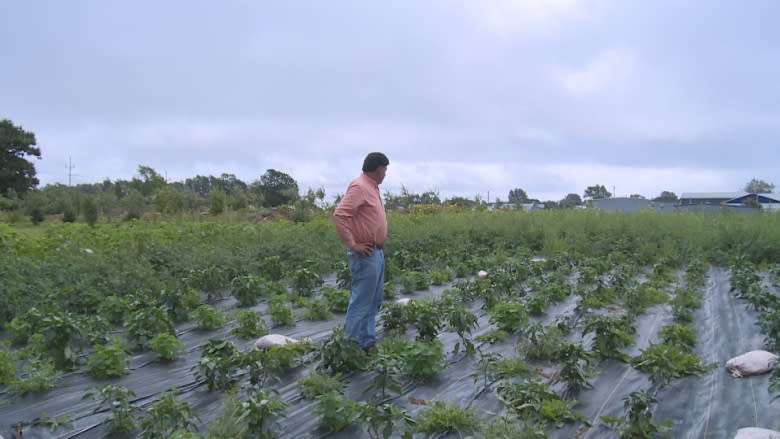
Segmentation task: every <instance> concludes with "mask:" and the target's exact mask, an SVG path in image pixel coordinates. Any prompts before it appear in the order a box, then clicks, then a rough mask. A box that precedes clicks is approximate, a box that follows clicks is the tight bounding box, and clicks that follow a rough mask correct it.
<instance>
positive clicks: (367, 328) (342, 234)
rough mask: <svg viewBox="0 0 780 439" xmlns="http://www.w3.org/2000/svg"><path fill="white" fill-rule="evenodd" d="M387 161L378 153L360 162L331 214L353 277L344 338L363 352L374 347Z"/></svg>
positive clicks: (381, 273)
mask: <svg viewBox="0 0 780 439" xmlns="http://www.w3.org/2000/svg"><path fill="white" fill-rule="evenodd" d="M389 164H390V161H389V160H388V159H387V156H385V155H384V154H382V153H381V152H372V153H370V154H368V155H367V156H366V158H365V160H363V173H362V174H360V175H359V176H358V177H357V178H355V179H354V180H352V181H351V182H350V183H349V186H348V187H347V192H346V193H345V194H344V197H343V198H342V199H341V201H340V202H339V204H338V206H336V210H335V212H333V222H334V223H335V225H336V231H337V232H338V234H339V238H340V239H341V242H343V243H344V245H346V246H347V249H348V250H347V257H348V261H349V270H350V273H351V274H352V297H351V298H350V300H349V307H348V308H347V315H346V322H345V326H346V331H345V332H346V335H347V337H350V338H353V339H355V340H356V341H357V342H358V344H359V345H360V347H361V348H363V350H364V351H366V352H370V351H371V350H372V349H373V348H374V346H375V345H376V314H377V312H379V305H380V304H381V303H382V297H383V291H382V289H383V287H384V280H385V279H384V271H385V254H384V251H383V249H382V247H383V245H384V242H385V239H387V216H386V215H385V206H384V204H383V203H382V197H381V196H380V194H379V185H380V184H381V183H382V181H383V180H384V179H385V173H386V172H387V165H389Z"/></svg>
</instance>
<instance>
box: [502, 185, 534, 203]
mask: <svg viewBox="0 0 780 439" xmlns="http://www.w3.org/2000/svg"><path fill="white" fill-rule="evenodd" d="M528 201H529V200H528V194H527V193H525V191H524V190H522V189H520V188H515V189H512V190H511V191H509V196H508V197H507V203H514V204H517V205H520V204H525V203H528Z"/></svg>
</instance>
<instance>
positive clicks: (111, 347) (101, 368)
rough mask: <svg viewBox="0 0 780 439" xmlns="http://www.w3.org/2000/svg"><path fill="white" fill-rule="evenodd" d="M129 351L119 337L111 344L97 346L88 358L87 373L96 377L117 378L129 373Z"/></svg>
mask: <svg viewBox="0 0 780 439" xmlns="http://www.w3.org/2000/svg"><path fill="white" fill-rule="evenodd" d="M127 365H128V362H127V353H126V352H125V350H124V349H123V348H122V347H121V346H120V342H119V340H118V339H114V340H113V341H112V342H111V343H110V344H107V345H97V346H95V352H93V353H92V354H91V355H90V356H89V358H88V359H87V367H86V373H87V375H89V376H91V377H94V378H98V379H101V378H115V377H120V376H122V375H126V374H127Z"/></svg>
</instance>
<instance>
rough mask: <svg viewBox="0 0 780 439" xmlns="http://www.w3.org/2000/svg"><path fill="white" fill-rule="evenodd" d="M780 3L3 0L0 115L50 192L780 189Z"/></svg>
mask: <svg viewBox="0 0 780 439" xmlns="http://www.w3.org/2000/svg"><path fill="white" fill-rule="evenodd" d="M778 20H780V1H776V0H765V1H759V0H745V1H736V0H706V1H705V0H699V1H696V0H679V1H677V0H652V1H645V0H603V1H602V0H593V1H579V0H484V1H476V0H463V1H459V0H408V1H407V0H393V1H369V0H327V1H319V0H317V1H315V0H311V1H296V0H289V1H276V2H274V1H249V0H247V1H231V0H226V1H192V0H186V1H184V0H180V1H179V0H167V1H147V0H134V1H102V0H101V1H98V0H93V1H78V0H75V1H74V0H71V1H59V0H50V1H44V0H41V1H7V2H2V3H0V54H1V55H0V56H2V58H0V60H2V61H0V63H1V64H0V118H8V119H11V121H13V122H14V124H16V125H20V126H22V127H23V128H24V129H25V130H28V131H32V132H34V133H35V135H36V138H37V141H38V146H39V147H40V148H41V151H42V155H43V159H42V160H40V161H38V160H33V161H34V163H35V165H36V169H37V171H38V177H39V178H40V180H41V183H42V184H51V183H65V184H67V183H68V178H69V177H68V161H69V160H71V161H72V164H73V165H74V168H73V169H72V171H71V172H72V174H73V175H72V177H71V181H72V183H73V184H78V183H97V182H101V181H102V180H103V179H104V178H110V179H111V180H116V179H130V178H132V177H133V176H135V175H136V174H137V170H138V166H139V165H145V166H150V167H152V168H154V169H155V170H156V171H157V172H159V173H160V174H161V175H164V176H167V178H168V180H169V181H183V180H184V179H186V178H189V177H194V176H195V175H215V176H218V175H220V174H222V173H227V174H234V175H236V176H237V177H238V178H240V179H242V180H244V181H245V182H247V183H250V182H252V181H254V180H257V179H259V177H260V176H261V175H262V174H263V173H264V172H265V171H266V170H267V169H276V170H279V171H282V172H285V173H287V174H289V175H291V176H292V177H293V178H294V179H295V180H296V181H297V182H298V185H299V187H300V189H301V191H302V192H305V191H306V189H307V188H314V189H316V188H319V187H322V188H324V189H325V192H326V198H327V199H328V200H332V199H333V196H335V195H336V194H337V193H342V192H343V191H344V190H345V188H346V185H347V183H348V182H349V180H350V179H352V178H354V177H355V176H357V175H358V174H359V173H360V166H361V164H362V160H363V157H364V156H365V154H366V153H368V152H371V151H382V152H385V153H386V154H387V155H388V157H389V158H390V167H389V169H388V174H387V178H386V180H385V183H384V184H383V188H382V189H383V191H384V190H390V191H392V192H395V193H398V192H399V191H400V189H401V186H402V185H403V186H405V187H406V188H407V189H409V190H410V191H412V192H416V193H422V192H425V191H429V190H433V191H436V192H438V193H439V195H440V197H441V198H442V199H444V198H449V197H452V196H456V195H457V196H465V197H467V198H474V197H475V196H476V195H477V194H479V195H480V196H481V197H482V198H483V199H485V198H487V197H490V199H491V201H492V200H494V199H495V198H496V197H498V198H500V199H503V200H506V199H507V196H508V192H509V190H511V189H513V188H522V189H524V190H525V191H526V192H527V193H528V195H529V196H530V197H532V198H538V199H540V200H559V199H562V198H564V197H565V196H566V194H568V193H577V194H579V195H580V196H582V195H583V192H584V190H585V188H586V187H587V186H591V185H595V184H602V185H605V186H606V187H607V189H608V190H609V191H612V192H614V194H615V195H617V196H628V195H630V194H642V195H644V196H646V197H648V198H651V197H655V196H658V195H659V194H660V193H661V191H664V190H669V191H672V192H675V193H677V195H680V194H681V193H682V192H724V191H736V190H740V189H741V188H743V187H744V186H745V184H746V183H747V182H749V181H750V180H751V179H752V178H759V179H763V180H765V181H768V182H770V183H774V184H779V185H780V171H778V169H780V166H778V161H780V148H778V145H777V144H778V140H779V139H780V25H778V23H779V21H778Z"/></svg>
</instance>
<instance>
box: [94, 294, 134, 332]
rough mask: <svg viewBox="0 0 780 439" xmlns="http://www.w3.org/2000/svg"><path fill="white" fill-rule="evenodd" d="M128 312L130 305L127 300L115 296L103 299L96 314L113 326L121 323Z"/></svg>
mask: <svg viewBox="0 0 780 439" xmlns="http://www.w3.org/2000/svg"><path fill="white" fill-rule="evenodd" d="M129 311H130V304H129V303H127V300H126V299H124V298H122V297H119V296H115V295H111V296H108V297H105V298H104V299H103V300H101V301H100V304H99V305H98V314H100V315H101V316H102V317H103V318H104V319H106V321H108V322H110V323H113V324H115V325H118V324H120V323H122V321H123V320H124V318H125V316H127V314H128V312H129Z"/></svg>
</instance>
